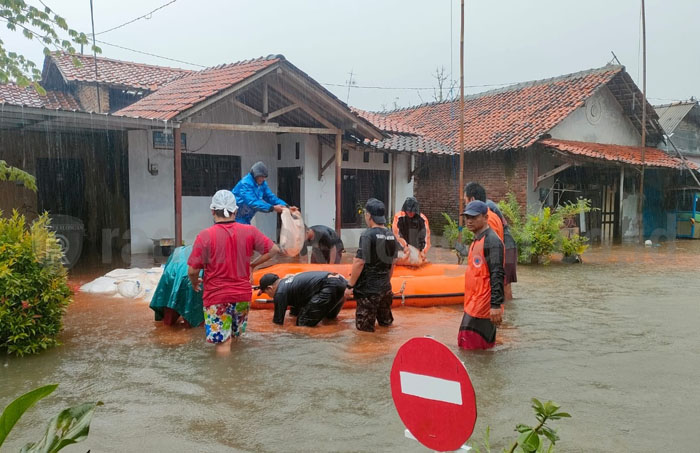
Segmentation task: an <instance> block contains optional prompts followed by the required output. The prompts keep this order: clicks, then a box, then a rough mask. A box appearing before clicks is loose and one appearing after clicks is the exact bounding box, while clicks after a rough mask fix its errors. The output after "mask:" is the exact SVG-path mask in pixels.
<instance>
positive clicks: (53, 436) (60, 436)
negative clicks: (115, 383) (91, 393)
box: [0, 384, 102, 453]
mask: <svg viewBox="0 0 700 453" xmlns="http://www.w3.org/2000/svg"><path fill="white" fill-rule="evenodd" d="M56 387H58V384H51V385H45V386H44V387H39V388H36V389H34V390H31V391H29V392H27V393H25V394H24V395H22V396H20V397H19V398H17V399H15V400H14V401H13V402H11V403H10V404H9V405H8V406H7V407H6V408H5V410H4V411H2V414H1V415H0V446H2V444H3V443H4V442H5V439H6V438H7V436H8V435H9V434H10V431H12V428H13V427H14V426H15V424H16V423H17V422H18V421H19V419H20V418H21V417H22V415H24V413H25V412H26V411H27V410H29V409H30V408H31V407H32V406H34V405H35V404H36V403H37V402H38V401H39V400H41V399H43V398H45V397H47V396H48V395H50V394H51V393H53V391H54V390H56ZM97 406H102V402H101V401H98V402H96V403H83V404H81V405H79V406H75V407H70V408H68V409H64V410H63V411H61V412H60V413H59V414H58V415H56V416H55V417H53V418H52V419H51V421H49V424H48V426H47V427H46V432H45V433H44V436H43V437H42V438H41V439H40V440H39V441H38V442H30V443H28V444H26V445H25V446H24V447H22V449H21V450H20V453H55V452H57V451H60V450H62V449H63V447H66V446H68V445H71V444H75V443H77V442H80V441H82V440H85V438H87V436H88V433H89V432H90V422H91V421H92V414H93V413H94V412H95V409H96V408H97Z"/></svg>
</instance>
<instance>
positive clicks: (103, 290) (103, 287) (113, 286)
mask: <svg viewBox="0 0 700 453" xmlns="http://www.w3.org/2000/svg"><path fill="white" fill-rule="evenodd" d="M80 291H83V292H86V293H93V294H116V293H117V281H116V280H115V279H113V278H111V277H98V278H96V279H95V280H93V281H91V282H90V283H86V284H84V285H83V286H81V287H80Z"/></svg>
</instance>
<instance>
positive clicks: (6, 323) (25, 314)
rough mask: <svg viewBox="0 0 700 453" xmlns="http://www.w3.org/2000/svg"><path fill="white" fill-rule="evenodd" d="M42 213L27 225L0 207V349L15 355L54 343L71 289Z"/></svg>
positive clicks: (59, 254) (32, 351) (55, 243)
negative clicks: (7, 215)
mask: <svg viewBox="0 0 700 453" xmlns="http://www.w3.org/2000/svg"><path fill="white" fill-rule="evenodd" d="M48 225H49V218H48V216H47V215H46V214H43V215H41V216H40V217H39V219H37V220H36V221H35V222H34V223H33V224H32V225H31V226H29V227H27V225H26V224H25V219H24V216H21V215H19V214H18V213H17V212H16V211H15V212H14V213H13V215H12V217H10V218H3V217H2V212H0V350H3V349H4V350H6V351H7V352H9V353H10V354H16V355H19V356H22V355H25V354H35V353H37V352H40V351H43V350H44V349H47V348H49V347H51V346H55V345H57V344H58V339H57V337H58V334H59V332H60V330H61V320H62V318H63V314H64V312H65V309H66V307H67V306H68V304H69V303H70V297H71V291H70V289H69V288H68V284H67V274H66V270H65V268H64V267H63V264H62V262H61V258H62V257H63V253H62V251H61V248H60V246H59V244H58V242H57V241H56V237H55V235H54V233H53V232H52V231H50V230H49V228H48Z"/></svg>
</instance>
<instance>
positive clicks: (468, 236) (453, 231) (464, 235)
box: [442, 212, 474, 264]
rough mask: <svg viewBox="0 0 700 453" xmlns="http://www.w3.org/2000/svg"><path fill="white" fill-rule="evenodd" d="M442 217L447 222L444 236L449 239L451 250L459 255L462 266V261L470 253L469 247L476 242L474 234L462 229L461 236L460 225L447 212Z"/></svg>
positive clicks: (458, 259)
mask: <svg viewBox="0 0 700 453" xmlns="http://www.w3.org/2000/svg"><path fill="white" fill-rule="evenodd" d="M442 216H443V217H444V218H445V222H446V223H445V228H444V230H443V232H442V235H443V237H444V238H445V239H447V243H448V244H449V246H450V248H451V249H453V250H454V251H455V252H456V253H457V261H458V263H459V264H462V261H463V260H464V258H465V257H466V256H467V255H468V253H469V245H470V244H471V243H472V241H473V240H474V233H472V232H471V231H469V230H468V229H466V228H462V229H461V234H460V226H459V223H458V222H457V221H456V220H454V219H453V218H452V217H450V215H449V214H448V213H446V212H443V213H442Z"/></svg>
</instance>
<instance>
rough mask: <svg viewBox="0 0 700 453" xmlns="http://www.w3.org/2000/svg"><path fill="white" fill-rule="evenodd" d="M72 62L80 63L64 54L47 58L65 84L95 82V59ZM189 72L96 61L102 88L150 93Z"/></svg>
mask: <svg viewBox="0 0 700 453" xmlns="http://www.w3.org/2000/svg"><path fill="white" fill-rule="evenodd" d="M75 58H77V59H78V61H79V62H80V63H81V65H80V66H76V65H75V64H74V63H73V56H72V55H70V54H67V53H54V54H51V55H50V56H49V57H47V61H53V62H54V64H55V65H56V67H57V68H58V70H59V71H60V72H61V75H62V76H63V78H64V79H65V80H66V81H68V82H94V81H95V60H94V58H93V57H92V56H90V55H81V54H78V55H75ZM192 72H193V71H190V70H187V69H180V68H169V67H165V66H153V65H147V64H141V63H132V62H129V61H120V60H111V59H109V58H102V57H97V74H98V81H99V82H100V83H103V84H105V85H112V86H119V87H125V88H133V89H139V90H151V91H153V90H155V89H157V88H158V87H160V86H162V85H165V84H166V83H168V82H170V81H172V80H175V79H177V78H180V77H182V76H184V75H187V74H191V73H192Z"/></svg>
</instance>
